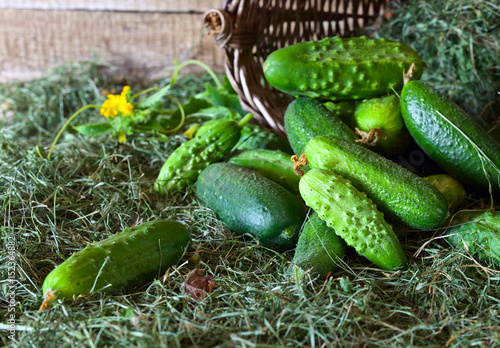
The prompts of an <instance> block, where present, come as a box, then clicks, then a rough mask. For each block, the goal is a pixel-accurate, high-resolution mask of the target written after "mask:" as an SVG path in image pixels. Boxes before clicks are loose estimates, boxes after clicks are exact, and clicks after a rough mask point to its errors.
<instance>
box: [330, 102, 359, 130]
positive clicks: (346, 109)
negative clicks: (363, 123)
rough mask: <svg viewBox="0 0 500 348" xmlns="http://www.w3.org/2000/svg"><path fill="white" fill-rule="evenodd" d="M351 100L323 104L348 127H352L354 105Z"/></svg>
mask: <svg viewBox="0 0 500 348" xmlns="http://www.w3.org/2000/svg"><path fill="white" fill-rule="evenodd" d="M352 104H353V103H352V102H348V101H341V102H331V101H328V102H325V103H323V105H324V106H325V107H326V108H327V109H328V110H330V112H333V113H334V114H335V115H337V116H338V117H339V118H340V119H341V120H342V122H344V123H345V124H346V125H347V126H348V127H349V128H352V127H351V125H352V118H353V116H354V106H353V105H352Z"/></svg>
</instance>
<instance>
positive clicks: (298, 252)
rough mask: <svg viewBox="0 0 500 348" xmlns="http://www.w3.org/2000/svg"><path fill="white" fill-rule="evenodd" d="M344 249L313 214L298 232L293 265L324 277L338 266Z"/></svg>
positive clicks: (342, 243) (333, 232) (332, 230)
mask: <svg viewBox="0 0 500 348" xmlns="http://www.w3.org/2000/svg"><path fill="white" fill-rule="evenodd" d="M346 249H347V245H346V243H345V241H344V240H343V239H342V238H340V237H339V236H337V234H335V230H334V229H333V228H331V227H328V225H327V224H326V221H324V220H321V219H320V218H319V216H318V214H317V213H316V212H314V213H313V214H311V215H310V216H309V218H308V220H307V221H306V223H305V224H304V229H303V230H302V232H300V235H299V241H298V242H297V247H296V248H295V255H294V258H293V263H294V264H295V265H296V266H297V267H299V268H300V269H302V270H303V271H305V272H307V271H310V272H311V273H312V274H314V275H317V276H320V277H325V276H326V275H327V274H328V273H329V272H332V271H334V270H335V269H336V268H337V267H338V266H339V264H340V263H341V262H342V261H341V260H342V258H343V257H344V255H345V252H346Z"/></svg>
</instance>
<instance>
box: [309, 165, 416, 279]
mask: <svg viewBox="0 0 500 348" xmlns="http://www.w3.org/2000/svg"><path fill="white" fill-rule="evenodd" d="M299 188H300V194H301V195H302V198H304V201H305V202H306V204H307V205H308V206H309V207H311V208H312V209H313V210H314V211H316V212H317V214H318V216H319V217H320V218H321V219H322V220H324V221H326V223H327V224H328V226H329V227H331V228H333V229H334V230H335V233H336V234H337V235H339V236H340V237H341V238H342V239H344V240H345V241H346V243H347V244H348V245H350V246H352V247H354V248H355V249H356V251H357V252H358V253H359V254H360V255H363V256H364V257H366V258H367V259H368V260H370V261H371V262H373V263H374V264H375V265H377V266H378V267H380V268H383V269H396V268H402V267H405V266H406V264H407V262H408V260H407V258H406V255H405V253H404V252H403V249H402V248H401V244H400V242H399V240H398V238H397V237H396V235H395V234H394V231H393V229H392V226H391V225H390V224H389V223H387V221H386V220H385V219H384V216H383V214H382V213H381V212H380V211H378V210H377V208H376V207H375V204H373V202H372V201H371V200H370V199H369V198H367V197H366V194H365V193H364V192H361V191H359V190H358V189H356V187H354V186H353V185H352V184H351V183H350V182H349V181H348V180H346V179H344V178H343V177H341V176H340V175H337V174H335V173H333V172H332V171H330V170H324V169H318V168H313V169H311V170H309V171H307V172H306V173H305V174H304V176H302V178H301V179H300V185H299Z"/></svg>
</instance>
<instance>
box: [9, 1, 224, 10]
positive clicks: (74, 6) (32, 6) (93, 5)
mask: <svg viewBox="0 0 500 348" xmlns="http://www.w3.org/2000/svg"><path fill="white" fill-rule="evenodd" d="M221 4H222V0H180V1H179V0H0V8H4V9H28V10H65V11H72V10H88V11H117V12H122V11H125V12H127V11H132V12H156V13H158V12H195V13H199V12H204V11H205V10H209V9H211V8H218V7H220V6H221Z"/></svg>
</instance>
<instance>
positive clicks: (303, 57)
mask: <svg viewBox="0 0 500 348" xmlns="http://www.w3.org/2000/svg"><path fill="white" fill-rule="evenodd" d="M412 63H415V66H416V69H415V73H414V78H415V79H418V78H420V76H421V74H422V71H423V63H422V60H421V59H420V57H419V56H418V54H417V52H415V51H414V50H413V49H412V48H411V47H410V46H408V45H406V44H404V43H400V42H395V41H389V40H386V39H371V38H368V37H365V36H361V37H353V38H341V37H338V36H335V37H329V38H325V39H323V40H320V41H304V42H299V43H296V44H293V45H290V46H286V47H283V48H280V49H278V50H276V51H274V52H272V53H271V54H270V55H269V56H268V57H267V59H266V60H265V62H264V64H263V70H264V76H265V78H266V80H267V81H268V82H269V84H270V85H271V86H273V87H275V88H276V89H279V90H281V91H283V92H285V93H288V94H290V95H292V96H295V97H298V96H308V97H311V98H323V99H329V100H335V101H337V100H353V99H363V98H371V97H376V96H380V95H384V94H387V93H388V92H392V91H393V90H400V89H401V88H402V87H403V70H404V71H407V70H408V69H409V67H410V66H411V64H412Z"/></svg>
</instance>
